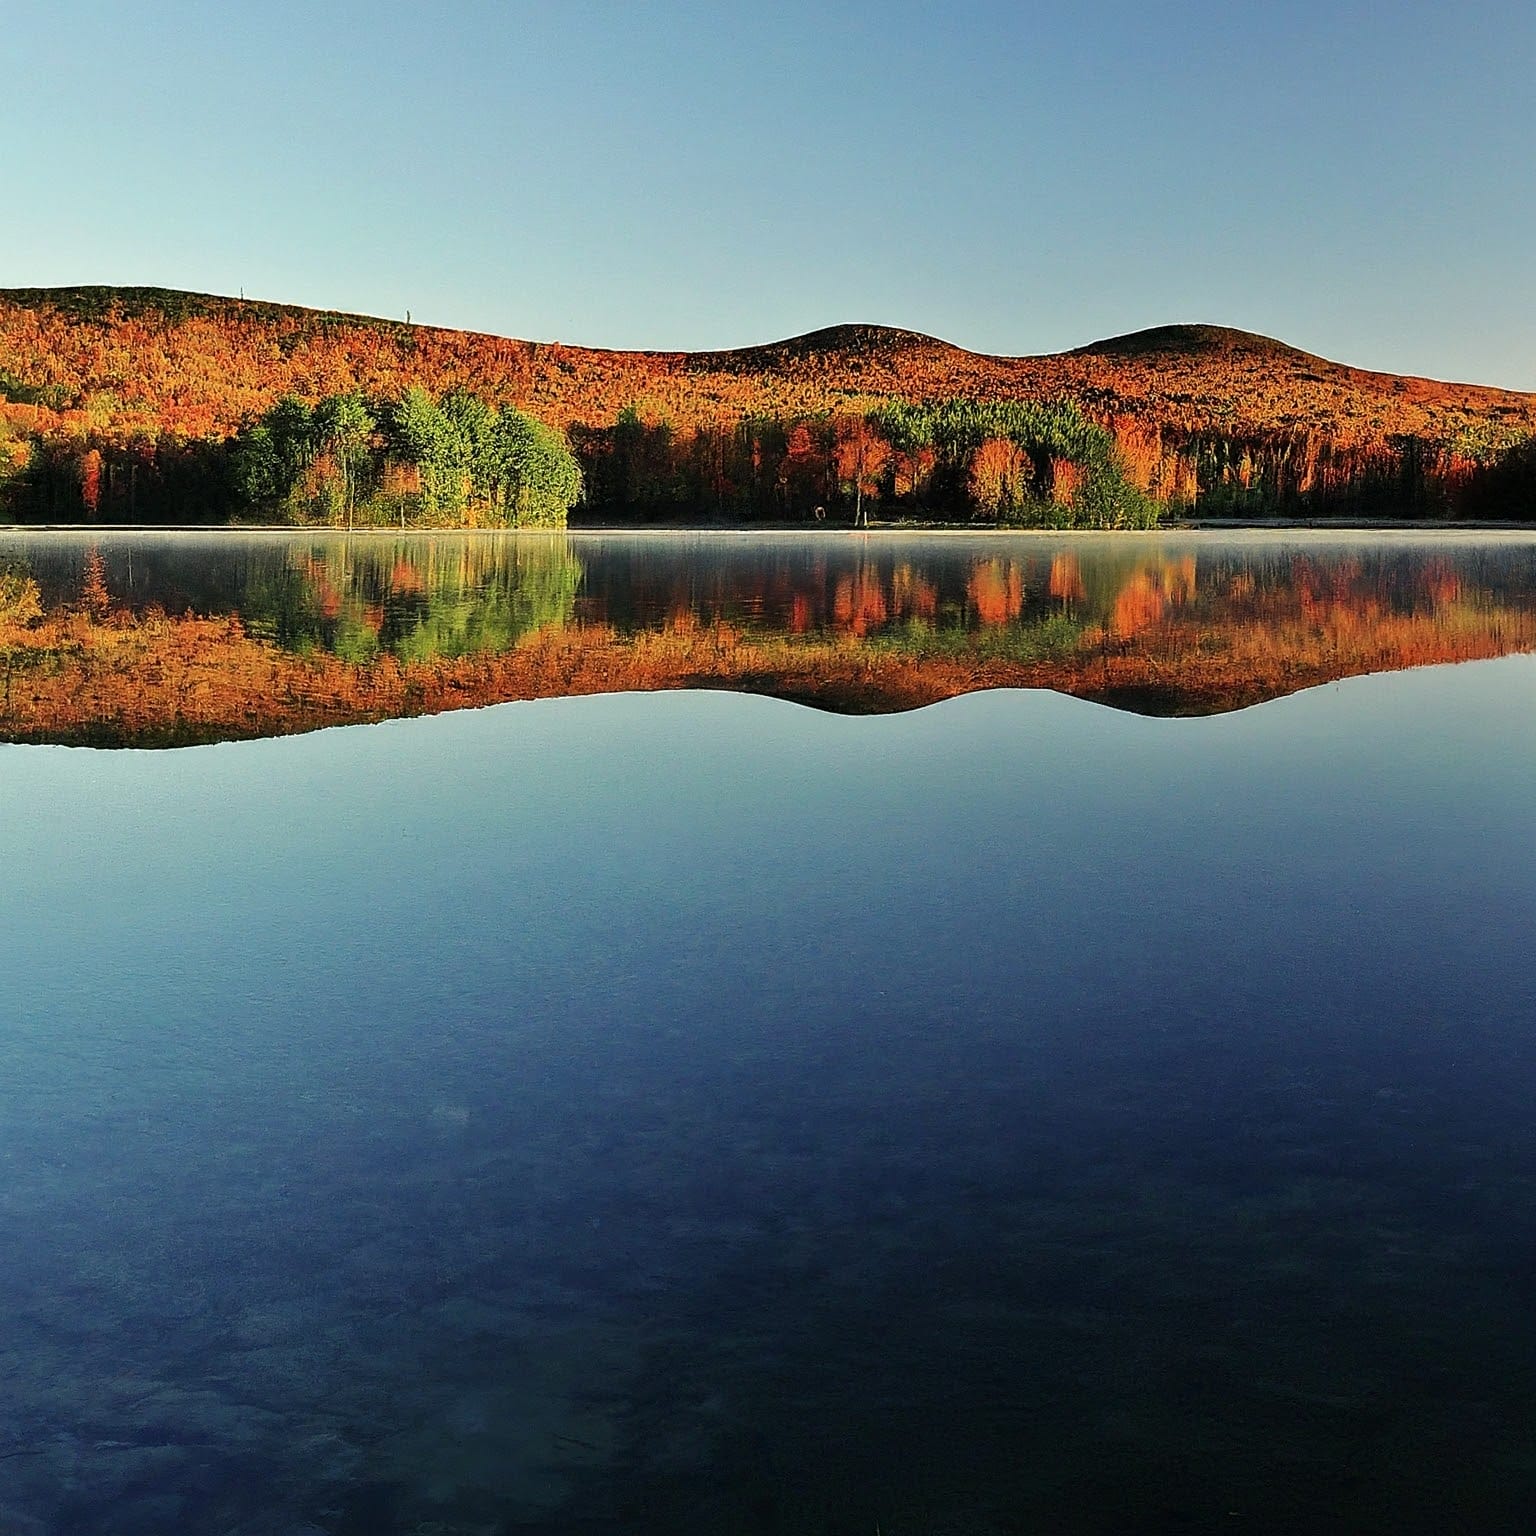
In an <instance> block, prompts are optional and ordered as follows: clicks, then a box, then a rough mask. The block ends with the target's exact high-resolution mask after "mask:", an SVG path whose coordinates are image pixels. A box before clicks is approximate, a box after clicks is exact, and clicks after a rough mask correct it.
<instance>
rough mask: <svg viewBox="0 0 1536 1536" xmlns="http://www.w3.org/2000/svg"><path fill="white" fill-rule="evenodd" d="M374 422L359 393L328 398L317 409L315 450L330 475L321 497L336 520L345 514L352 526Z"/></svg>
mask: <svg viewBox="0 0 1536 1536" xmlns="http://www.w3.org/2000/svg"><path fill="white" fill-rule="evenodd" d="M376 431H377V423H376V422H375V421H374V419H373V413H372V412H371V411H370V410H369V409H368V407H367V405H366V404H364V402H363V397H362V396H361V395H359V394H356V393H352V394H344V395H327V396H326V397H325V399H323V400H322V401H321V402H320V403H319V404H318V405H317V406H316V407H315V415H314V436H315V443H316V447H317V450H318V451H319V452H321V453H325V454H327V455H328V456H329V457H330V460H331V471H332V472H331V475H330V476H328V477H327V480H326V483H325V488H324V490H323V492H322V494H323V495H324V496H325V497H326V500H327V501H328V502H329V504H330V509H331V512H332V514H333V516H334V518H335V520H336V521H338V522H339V521H340V514H342V513H345V514H346V519H347V526H348V527H349V528H350V527H351V526H352V518H353V514H354V512H355V510H356V507H357V491H358V484H359V481H360V479H361V477H362V473H363V471H364V470H365V469H366V468H367V466H368V465H369V463H370V459H371V449H372V446H373V437H374V433H375V432H376Z"/></svg>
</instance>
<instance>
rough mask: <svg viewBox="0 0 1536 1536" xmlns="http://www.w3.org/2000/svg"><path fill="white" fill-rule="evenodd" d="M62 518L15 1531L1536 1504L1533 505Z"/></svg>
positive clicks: (16, 889)
mask: <svg viewBox="0 0 1536 1536" xmlns="http://www.w3.org/2000/svg"><path fill="white" fill-rule="evenodd" d="M93 550H94V554H93ZM7 563H8V564H9V566H10V568H11V570H12V572H13V574H18V573H21V574H24V575H25V579H26V580H29V581H32V582H35V583H36V604H35V606H36V608H37V612H35V613H31V614H29V615H28V616H25V617H23V616H21V608H20V607H19V606H18V607H16V608H15V609H14V612H13V615H12V619H11V622H10V624H9V627H0V668H3V669H4V678H5V689H6V692H5V695H4V699H5V709H4V712H3V714H0V730H3V733H4V734H5V735H6V736H8V737H9V738H10V739H11V741H12V743H13V744H10V745H4V746H0V848H3V849H4V850H5V854H4V875H3V879H4V891H5V906H4V911H5V922H4V925H3V927H0V961H3V964H4V975H5V977H6V985H5V987H4V988H3V989H0V1045H3V1049H4V1061H5V1064H6V1071H5V1073H4V1075H3V1076H0V1169H3V1179H0V1373H3V1379H4V1381H5V1383H6V1389H5V1392H4V1393H3V1394H0V1531H3V1532H5V1533H6V1536H11V1532H13V1531H14V1532H16V1533H26V1536H39V1533H48V1536H68V1533H75V1532H87V1531H88V1532H92V1533H97V1532H99V1533H104V1536H161V1533H166V1532H178V1533H179V1532H188V1533H203V1532H208V1533H221V1536H222V1533H238V1536H300V1533H305V1536H316V1533H328V1536H374V1533H378V1536H407V1533H409V1536H502V1533H512V1532H522V1533H538V1536H589V1533H592V1536H596V1533H605V1536H617V1533H620V1532H625V1533H628V1532H636V1533H642V1536H645V1533H658V1536H659V1533H663V1532H667V1533H670V1532H677V1533H682V1536H710V1533H743V1536H779V1533H786V1536H787V1533H796V1536H798V1533H808V1536H844V1533H847V1536H855V1533H859V1536H871V1533H875V1532H877V1531H878V1532H879V1533H882V1536H1000V1533H1008V1536H1020V1533H1034V1532H1043V1533H1056V1532H1063V1533H1105V1536H1109V1533H1120V1532H1147V1533H1153V1532H1156V1533H1163V1532H1167V1533H1173V1532H1204V1531H1246V1532H1273V1533H1281V1532H1287V1533H1289V1532H1296V1531H1320V1532H1340V1533H1344V1532H1351V1533H1354V1532H1379V1533H1382V1536H1386V1533H1394V1536H1397V1533H1404V1532H1409V1533H1417V1532H1424V1533H1429V1532H1436V1533H1442V1532H1446V1531H1452V1530H1466V1531H1477V1532H1505V1531H1508V1532H1520V1531H1524V1530H1526V1529H1528V1528H1529V1521H1530V1512H1531V1510H1532V1509H1533V1508H1536V1444H1533V1441H1532V1437H1531V1428H1530V1426H1531V1424H1532V1422H1533V1411H1536V1319H1533V1315H1532V1311H1531V1307H1530V1297H1531V1293H1532V1284H1533V1281H1536V1133H1533V1130H1532V1120H1531V1111H1530V1106H1531V1103H1532V1099H1533V1095H1536V1032H1533V1021H1536V969H1533V967H1532V966H1531V963H1530V958H1529V955H1530V936H1531V934H1532V932H1533V928H1536V796H1533V795H1532V793H1531V768H1530V765H1531V763H1532V762H1533V761H1536V707H1533V706H1536V659H1533V655H1532V654H1530V653H1531V652H1532V651H1536V539H1533V538H1531V537H1529V536H1518V535H1516V536H1507V537H1501V538H1483V537H1477V536H1472V535H1456V536H1446V537H1437V536H1436V537H1414V536H1408V535H1403V536H1392V537H1379V538H1374V539H1363V538H1346V537H1341V536H1331V535H1326V536H1315V535H1312V534H1290V535H1277V534H1264V535H1252V536H1248V537H1215V536H1201V535H1193V534H1184V535H1174V534H1170V535H1159V536H1155V537H1152V536H1142V537H1126V538H1117V537H1113V536H1106V537H1087V538H1083V537H1079V538H1076V539H1072V538H1066V537H1047V536H1040V535H1018V536H1008V535H997V536H993V535H975V536H947V537H946V536H921V537H919V536H912V537H905V536H884V535H876V536H872V537H870V538H868V539H864V538H854V537H852V536H850V535H846V534H842V535H827V536H824V537H820V538H810V539H803V538H799V537H796V536H783V537H781V538H777V539H774V538H751V537H744V536H741V537H738V536H714V537H710V536H692V535H677V536H666V537H662V536H651V537H647V536H623V537H621V536H601V535H570V536H564V537H560V536H556V537H554V538H549V537H544V538H536V539H518V538H500V539H489V538H476V537H470V538H462V539H454V538H451V537H448V538H444V537H439V538H432V539H426V538H423V539H414V540H413V539H403V540H401V539H396V538H394V537H393V536H389V537H382V536H369V537H364V538H360V539H354V540H352V541H350V542H348V541H345V540H342V539H339V538H328V537H322V536H312V535H309V534H303V535H229V536H223V535H220V536H210V535H195V536H194V535H185V536H183V535H176V536H155V535H106V534H103V535H100V536H97V537H94V538H93V537H91V536H85V535H74V534H57V535H48V534H36V533H0V566H3V565H6V564H7ZM11 590H19V588H15V589H11ZM1453 661H1455V662H1458V664H1454V665H1452V664H1449V663H1451V662H1453ZM1423 663H1431V664H1428V665H1425V664H1423ZM1351 674H1360V675H1351ZM1366 674H1369V675H1366ZM1002 680H1014V681H1016V682H1026V681H1028V680H1034V681H1033V682H1032V683H1031V684H1030V686H1013V685H1010V686H1005V687H996V686H993V684H994V683H996V682H998V681H1002ZM605 682H607V683H610V684H612V685H614V686H615V687H618V688H620V689H621V690H623V691H605V689H604V687H603V684H604V683H605ZM1309 684H1310V685H1312V686H1307V685H1309ZM680 685H686V686H680ZM561 686H565V687H567V688H569V689H571V690H573V691H574V692H575V693H578V694H582V695H585V696H572V697H553V696H548V697H534V696H532V695H535V694H554V693H556V692H558V691H559V688H560V687H561ZM639 688H643V689H650V690H653V691H632V690H634V689H639ZM1057 689H1062V690H1065V691H1056V690H1057ZM1297 690H1299V691H1297ZM1069 693H1078V694H1081V695H1083V696H1082V697H1071V696H1068V694H1069ZM498 695H499V696H501V697H510V698H518V699H519V701H517V702H510V703H503V704H499V705H497V706H496V707H489V708H461V709H452V708H450V707H449V706H450V705H451V704H452V703H453V702H455V701H458V702H462V703H474V704H479V703H484V702H487V701H488V700H489V699H490V698H493V697H496V696H498ZM519 695H521V697H520V698H519ZM763 695H769V696H763ZM773 695H777V696H773ZM951 695H954V696H951ZM930 699H934V700H937V702H932V703H929V702H928V701H929V700H930ZM1095 699H1098V700H1101V701H1104V700H1107V701H1110V702H1113V703H1116V704H1120V705H1122V706H1125V707H1121V708H1107V707H1105V705H1104V703H1103V702H1094V700H1095ZM1255 700H1263V702H1254V701H1255ZM796 701H801V702H796ZM804 702H811V703H816V704H819V705H821V706H823V707H821V708H806V707H803V705H804ZM917 704H928V707H922V708H917V707H914V706H915V705H917ZM1239 704H1250V705H1252V707H1245V708H1235V707H1233V706H1235V705H1239ZM437 711H444V712H437ZM392 713H395V714H400V715H403V716H411V718H394V719H384V718H382V717H384V716H386V715H389V714H392ZM362 719H374V720H377V721H379V723H375V724H367V725H363V724H353V725H348V726H347V727H346V728H337V729H325V730H316V729H312V728H313V727H315V726H318V725H324V724H328V723H331V722H333V721H337V720H362ZM50 740H51V741H90V742H98V743H110V744H125V743H133V744H139V745H150V746H161V747H165V746H169V745H173V744H175V743H177V742H186V741H200V742H204V743H207V744H204V745H195V746H186V747H182V748H181V749H179V750H160V751H83V750H75V749H69V748H66V747H63V746H58V745H35V744H20V743H27V742H41V741H50Z"/></svg>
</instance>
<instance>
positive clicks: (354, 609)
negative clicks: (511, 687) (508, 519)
mask: <svg viewBox="0 0 1536 1536" xmlns="http://www.w3.org/2000/svg"><path fill="white" fill-rule="evenodd" d="M581 574H582V567H581V562H580V561H579V560H578V559H577V558H576V556H575V555H574V554H573V553H572V552H571V549H570V546H569V543H568V541H567V539H566V538H565V536H564V535H563V534H550V535H548V536H532V537H530V536H526V535H525V536H522V537H519V538H516V539H511V540H501V539H473V540H430V539H428V540H423V539H394V540H381V539H375V538H368V539H365V540H359V541H351V540H348V541H344V542H340V543H338V542H336V541H334V540H326V541H322V542H319V543H316V544H313V545H310V546H307V547H305V546H301V547H299V548H296V549H294V550H293V551H292V552H291V554H290V555H289V558H288V560H287V562H286V564H285V565H283V566H282V567H279V568H277V569H271V568H267V569H263V570H261V571H259V572H253V574H252V580H251V582H250V583H249V585H248V586H247V588H246V591H245V593H244V595H243V598H242V600H241V603H240V612H241V617H242V618H243V619H244V621H245V624H246V628H247V629H248V630H249V631H250V633H252V634H253V635H256V636H259V637H261V638H263V639H270V640H274V641H276V642H277V643H278V644H279V645H281V646H282V647H284V648H285V649H287V650H294V651H311V650H325V651H330V652H332V653H333V654H335V655H337V656H340V657H341V658H342V659H343V660H346V661H353V662H363V661H368V660H370V659H372V658H373V657H375V656H378V655H381V654H389V655H393V656H396V657H398V658H399V659H400V660H402V661H427V660H431V659H432V658H434V657H439V656H442V657H454V656H471V655H476V654H479V653H481V652H494V651H500V650H505V649H507V648H508V647H510V646H512V645H515V644H516V643H517V642H518V641H519V640H520V639H522V638H523V637H524V636H525V635H527V634H529V633H531V632H532V631H534V630H537V629H543V628H548V627H562V626H564V625H566V624H568V623H569V622H570V621H571V619H572V616H573V614H574V612H575V606H576V593H577V589H578V587H579V586H580V583H581Z"/></svg>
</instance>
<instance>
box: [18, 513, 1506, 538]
mask: <svg viewBox="0 0 1536 1536" xmlns="http://www.w3.org/2000/svg"><path fill="white" fill-rule="evenodd" d="M29 533H72V534H91V535H93V536H97V537H99V536H101V535H104V534H120V533H178V534H240V533H283V534H292V535H294V536H295V537H302V538H315V537H322V536H323V537H329V538H385V537H387V538H395V539H399V538H441V537H444V536H452V537H455V538H459V537H466V536H468V537H474V538H505V537H507V536H509V535H512V536H515V537H518V538H550V537H554V536H557V535H558V536H570V535H573V534H574V535H578V536H579V535H582V534H596V535H601V536H602V537H604V538H611V537H614V536H616V535H644V536H647V537H663V536H667V535H687V536H692V537H698V536H699V535H710V536H717V537H741V536H747V537H759V536H768V535H782V536H787V537H791V538H834V537H839V536H842V535H849V534H852V535H861V536H865V537H868V536H870V535H882V536H885V537H896V538H900V537H903V536H906V535H914V534H921V535H922V536H924V537H929V536H932V535H944V536H946V537H957V538H998V537H1013V536H1020V537H1024V538H1053V539H1078V538H1088V539H1100V538H1115V539H1123V538H1133V539H1156V538H1158V537H1160V536H1162V535H1165V534H1171V533H1172V534H1199V533H1321V534H1348V535H1375V534H1386V533H1450V534H1476V535H1479V536H1487V535H1497V534H1531V533H1536V518H1531V519H1522V520H1520V521H1499V522H1486V521H1479V522H1467V521H1460V520H1457V519H1451V518H1441V519H1437V520H1434V521H1412V520H1408V519H1381V520H1375V521H1372V520H1369V519H1363V518H1362V519H1357V520H1353V521H1347V522H1345V521H1335V520H1333V519H1331V518H1295V519H1292V518H1240V519H1239V518H1187V519H1180V520H1178V521H1176V522H1167V523H1161V524H1159V525H1158V526H1157V527H1155V528H1011V527H1008V526H1006V525H1004V526H996V525H990V524H989V525H984V526H982V525H977V526H973V525H970V524H957V523H909V522H901V523H874V524H871V525H870V526H868V527H860V528H852V527H846V526H843V525H841V524H833V525H830V526H829V525H828V524H825V523H816V524H812V525H810V526H806V525H804V524H797V523H762V524H757V523H729V524H721V523H582V524H577V525H576V526H574V527H565V528H394V527H383V526H379V525H369V526H367V527H360V528H337V527H333V526H331V525H329V524H315V525H314V526H310V527H305V526H297V525H295V524H292V523H0V535H7V534H29Z"/></svg>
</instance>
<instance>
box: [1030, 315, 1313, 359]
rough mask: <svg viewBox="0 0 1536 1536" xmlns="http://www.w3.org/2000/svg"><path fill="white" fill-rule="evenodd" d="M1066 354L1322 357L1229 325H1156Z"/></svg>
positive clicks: (1096, 342)
mask: <svg viewBox="0 0 1536 1536" xmlns="http://www.w3.org/2000/svg"><path fill="white" fill-rule="evenodd" d="M1058 355H1060V356H1064V357H1120V358H1127V359H1134V358H1153V357H1168V356H1177V357H1180V358H1183V359H1185V360H1190V359H1194V358H1209V359H1211V360H1212V361H1231V360H1233V359H1236V358H1242V359H1245V360H1248V361H1253V362H1271V363H1303V362H1309V363H1316V362H1322V361H1323V359H1322V358H1319V357H1316V356H1314V354H1312V353H1311V352H1303V351H1302V350H1301V348H1300V347H1293V346H1291V345H1290V344H1289V343H1287V342H1284V341H1277V340H1276V339H1275V338H1274V337H1273V336H1261V335H1260V334H1259V333H1258V332H1257V331H1242V330H1238V329H1237V328H1236V327H1235V326H1230V325H1192V324H1182V325H1153V326H1148V327H1147V329H1145V330H1142V331H1129V332H1127V333H1126V334H1125V335H1124V336H1106V337H1104V338H1103V339H1102V340H1100V341H1091V342H1089V343H1088V345H1087V346H1085V347H1073V348H1071V349H1070V350H1069V351H1067V352H1065V353H1061V354H1058Z"/></svg>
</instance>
